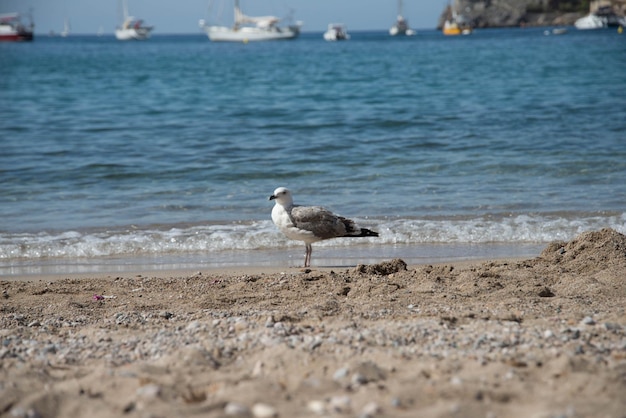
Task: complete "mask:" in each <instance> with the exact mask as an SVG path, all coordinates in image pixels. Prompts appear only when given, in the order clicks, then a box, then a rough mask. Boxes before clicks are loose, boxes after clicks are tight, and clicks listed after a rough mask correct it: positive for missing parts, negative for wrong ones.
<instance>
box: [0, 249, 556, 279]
mask: <svg viewBox="0 0 626 418" xmlns="http://www.w3.org/2000/svg"><path fill="white" fill-rule="evenodd" d="M545 245H546V244H537V243H497V244H496V243H490V244H416V245H406V244H402V245H394V246H392V245H383V246H375V245H349V246H339V245H338V246H336V247H334V246H333V247H331V246H319V247H316V246H314V248H313V266H312V267H313V268H320V269H327V268H335V269H345V268H352V267H355V266H356V265H358V264H375V263H379V262H383V261H385V260H391V259H394V258H401V259H402V260H404V261H405V262H406V263H407V264H409V265H412V266H417V265H424V264H441V263H456V262H465V261H481V260H502V259H521V258H530V257H536V256H537V255H539V253H540V252H541V250H542V249H543V248H544V247H545ZM303 254H304V250H303V248H300V247H290V248H287V249H275V250H239V251H219V252H212V253H208V252H207V253H191V254H176V255H162V256H133V255H129V256H126V257H93V258H80V259H78V258H69V259H61V258H59V259H53V258H48V259H38V260H17V261H11V262H0V278H2V279H18V278H20V277H38V276H52V277H54V276H67V277H69V276H72V277H75V276H80V275H98V276H101V275H116V274H118V275H119V274H132V273H137V274H139V273H142V274H158V275H166V274H167V273H168V272H176V271H181V272H188V273H190V272H192V273H195V272H197V271H210V272H217V273H227V272H228V271H229V270H248V271H250V270H254V269H259V270H263V271H278V270H281V269H293V268H298V267H299V266H301V265H302V261H303V259H302V258H303Z"/></svg>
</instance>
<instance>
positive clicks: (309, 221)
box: [291, 206, 352, 239]
mask: <svg viewBox="0 0 626 418" xmlns="http://www.w3.org/2000/svg"><path fill="white" fill-rule="evenodd" d="M291 219H292V221H293V223H294V225H295V226H296V227H297V228H300V229H304V230H307V231H311V232H313V234H315V236H316V237H319V238H321V239H329V238H337V237H343V236H345V235H346V234H347V233H348V232H349V231H348V230H347V229H346V226H347V225H346V223H345V221H348V220H347V219H344V218H342V217H340V216H337V215H335V214H333V213H332V212H330V211H329V210H327V209H324V208H323V207H320V206H294V207H293V208H292V209H291ZM349 223H352V221H349Z"/></svg>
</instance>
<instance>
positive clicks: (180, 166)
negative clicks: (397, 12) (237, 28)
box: [0, 28, 626, 275]
mask: <svg viewBox="0 0 626 418" xmlns="http://www.w3.org/2000/svg"><path fill="white" fill-rule="evenodd" d="M546 29H549V28H534V29H492V30H482V31H477V32H475V33H474V34H473V35H471V36H466V37H444V36H443V35H441V33H439V32H435V31H419V32H418V34H417V36H414V37H410V38H400V39H396V38H392V37H389V36H388V35H387V34H386V33H385V32H382V31H381V32H352V33H351V35H352V39H351V40H350V41H347V42H343V43H341V42H340V43H328V42H325V41H324V40H323V39H322V34H321V33H305V34H303V36H302V37H301V38H299V39H297V40H294V41H286V42H274V43H257V44H254V43H250V44H220V43H211V42H210V41H209V40H208V39H207V38H206V36H205V35H203V34H193V35H179V36H173V35H167V36H166V35H161V36H159V35H155V36H154V37H153V38H152V39H150V40H149V41H145V42H128V43H124V42H119V41H116V40H115V39H114V38H113V37H96V36H72V37H69V38H47V37H43V36H39V37H38V38H37V39H36V40H35V41H34V42H32V43H21V44H11V43H3V44H0V69H1V74H2V77H0V132H1V135H0V275H17V274H36V273H49V272H57V273H71V272H91V271H118V270H128V269H133V268H157V269H158V268H172V267H189V268H198V269H202V268H210V267H214V266H220V267H223V266H238V265H268V266H295V265H299V264H301V263H302V256H303V251H304V248H303V247H304V246H303V245H302V244H301V243H299V242H293V241H288V240H287V239H285V238H284V237H282V235H281V234H280V233H279V232H278V231H277V230H276V229H275V227H274V226H273V225H272V224H271V220H270V211H271V207H272V202H269V201H268V200H267V199H268V196H269V195H270V194H271V193H272V192H273V190H274V189H275V188H276V187H278V186H286V187H289V188H290V189H291V190H292V192H293V194H294V196H295V200H296V203H301V204H316V205H323V206H326V207H328V208H329V209H332V210H333V211H335V212H338V213H340V214H342V215H344V216H348V217H352V218H354V219H356V220H358V221H359V222H360V223H361V224H362V226H365V227H368V228H371V229H375V230H378V231H379V232H380V234H381V236H380V238H378V239H373V238H372V239H366V240H363V241H358V242H357V241H354V240H335V241H328V242H324V243H319V244H316V245H314V253H313V265H314V266H315V265H318V266H321V265H332V266H344V265H355V264H358V263H362V262H375V261H380V260H382V259H389V258H393V257H402V258H404V259H405V260H407V261H409V262H414V263H420V262H436V261H439V260H447V259H467V258H489V257H501V256H533V255H537V254H538V253H539V252H540V251H541V249H542V248H543V247H544V246H545V243H547V242H549V241H552V240H567V239H571V238H573V237H574V236H576V235H577V234H578V233H580V232H583V231H587V230H595V229H600V228H603V227H611V228H614V229H616V230H618V231H620V232H622V233H626V35H619V34H618V33H617V32H616V31H615V30H613V29H611V30H600V31H577V30H576V29H574V28H569V30H568V32H567V33H566V34H564V35H559V36H555V35H545V34H544V31H545V30H546Z"/></svg>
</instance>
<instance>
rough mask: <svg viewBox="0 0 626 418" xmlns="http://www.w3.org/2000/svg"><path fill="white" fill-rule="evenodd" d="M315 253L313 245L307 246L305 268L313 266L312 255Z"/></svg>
mask: <svg viewBox="0 0 626 418" xmlns="http://www.w3.org/2000/svg"><path fill="white" fill-rule="evenodd" d="M312 252H313V247H312V246H311V244H306V252H305V253H304V267H310V266H311V253H312Z"/></svg>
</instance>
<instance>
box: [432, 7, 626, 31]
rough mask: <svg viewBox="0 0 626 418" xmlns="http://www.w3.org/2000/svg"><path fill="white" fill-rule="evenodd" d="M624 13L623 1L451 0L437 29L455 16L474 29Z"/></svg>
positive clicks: (568, 21) (568, 22) (546, 23)
mask: <svg viewBox="0 0 626 418" xmlns="http://www.w3.org/2000/svg"><path fill="white" fill-rule="evenodd" d="M607 7H609V8H610V9H612V12H613V13H614V14H615V15H618V16H624V15H625V14H626V0H595V1H591V2H589V1H587V0H453V1H452V3H451V4H449V5H448V6H447V7H446V8H445V10H444V11H443V13H442V14H441V16H440V18H439V22H438V24H437V28H438V29H440V28H441V27H443V23H444V22H445V20H446V19H450V18H451V17H452V15H453V13H454V14H456V15H457V16H458V17H459V18H460V19H461V20H463V21H465V22H468V23H469V24H470V25H471V26H472V27H474V28H497V27H516V26H552V25H573V24H574V22H575V21H576V19H578V18H580V17H583V16H585V15H587V14H589V13H590V12H595V11H596V10H598V9H600V8H605V9H606V8H607Z"/></svg>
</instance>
